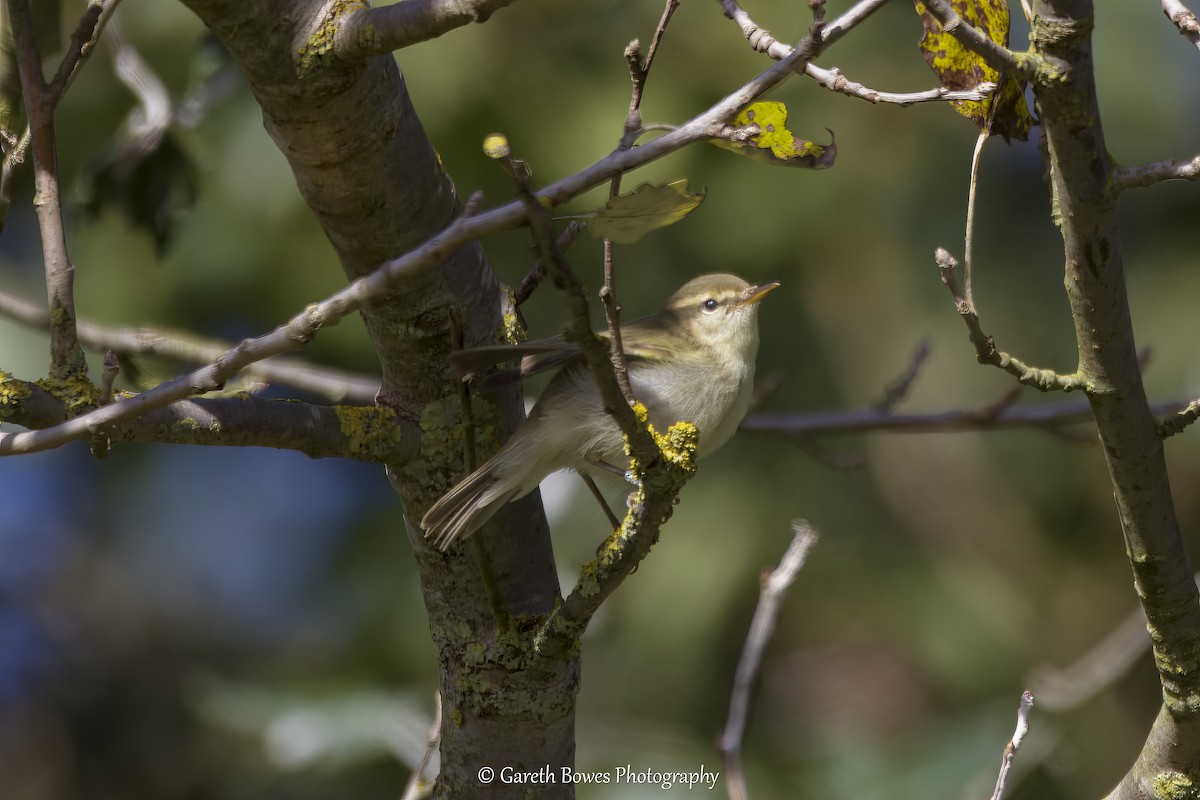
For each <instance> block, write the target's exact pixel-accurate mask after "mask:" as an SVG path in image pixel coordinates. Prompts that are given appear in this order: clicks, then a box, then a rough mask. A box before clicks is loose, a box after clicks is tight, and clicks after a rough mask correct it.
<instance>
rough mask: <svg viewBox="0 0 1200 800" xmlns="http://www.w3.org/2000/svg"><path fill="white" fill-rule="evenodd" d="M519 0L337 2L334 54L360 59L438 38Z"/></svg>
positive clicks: (326, 23)
mask: <svg viewBox="0 0 1200 800" xmlns="http://www.w3.org/2000/svg"><path fill="white" fill-rule="evenodd" d="M514 2H516V0H404V2H402V3H395V4H393V5H386V6H378V7H375V8H372V7H370V6H368V5H367V4H366V3H362V4H361V5H360V4H354V5H350V6H349V7H348V8H346V7H344V6H339V4H336V3H335V4H333V5H332V6H331V9H332V10H333V13H334V14H339V16H337V17H336V18H335V19H332V20H324V21H322V23H321V28H322V29H326V30H328V29H329V26H330V25H332V32H333V55H334V57H336V58H337V59H338V60H339V61H345V62H349V61H358V60H361V59H364V58H369V57H371V56H377V55H382V54H384V53H390V52H392V51H394V50H401V49H403V48H405V47H408V46H410V45H414V44H417V43H418V42H425V41H428V40H430V39H436V38H438V37H439V36H441V35H443V34H445V33H449V32H450V31H452V30H454V29H455V28H461V27H463V26H464V25H470V24H471V23H472V22H486V21H487V20H488V18H489V17H491V16H492V14H494V13H496V12H497V11H499V10H500V9H502V8H504V7H506V6H510V5H512V4H513V3H514Z"/></svg>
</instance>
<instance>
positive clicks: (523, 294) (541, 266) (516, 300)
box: [513, 220, 587, 306]
mask: <svg viewBox="0 0 1200 800" xmlns="http://www.w3.org/2000/svg"><path fill="white" fill-rule="evenodd" d="M586 224H587V223H584V222H580V221H579V220H571V221H570V222H568V223H567V227H565V228H563V231H562V233H560V234H559V235H558V239H557V241H555V243H554V247H555V249H556V250H558V252H560V253H562V252H565V251H566V249H567V248H568V247H570V246H571V245H572V244H574V242H575V239H576V238H578V236H579V233H580V231H582V230H583V228H584V226H585V225H586ZM545 277H546V263H545V262H544V261H542V259H540V258H539V259H538V260H537V261H536V262H535V263H534V265H533V267H532V268H530V270H529V273H528V274H527V275H526V276H525V277H524V279H522V280H521V283H520V285H519V286H517V289H516V291H515V292H513V304H514V305H518V306H520V305H523V304H524V303H525V301H526V300H528V299H529V298H530V296H531V295H532V294H533V292H534V290H535V289H537V287H538V286H540V285H541V283H542V280H543V279H545Z"/></svg>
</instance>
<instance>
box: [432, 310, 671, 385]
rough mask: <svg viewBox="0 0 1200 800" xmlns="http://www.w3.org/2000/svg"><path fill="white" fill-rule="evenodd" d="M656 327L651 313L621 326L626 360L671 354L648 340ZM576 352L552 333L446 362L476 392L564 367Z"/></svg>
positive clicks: (478, 349)
mask: <svg viewBox="0 0 1200 800" xmlns="http://www.w3.org/2000/svg"><path fill="white" fill-rule="evenodd" d="M658 327H660V322H659V320H657V319H656V318H655V317H653V316H652V317H643V318H641V319H636V320H633V321H632V322H630V323H628V324H625V325H622V326H621V331H622V334H623V335H622V337H621V339H622V345H623V349H624V352H625V358H626V361H628V362H636V361H643V360H644V361H661V360H663V359H665V358H668V357H670V356H671V351H670V349H669V348H666V347H662V346H661V345H655V344H650V343H649V341H651V340H653V339H654V338H656V337H653V336H651V335H650V334H652V333H653V332H654V330H655V329H657V328H658ZM596 335H597V336H599V337H600V338H601V339H602V340H604V341H605V342H606V343H607V341H608V332H607V331H603V332H600V331H598V332H597V333H596ZM580 352H581V351H580V349H579V346H578V345H576V344H572V343H571V342H568V341H566V340H565V339H563V338H562V337H561V336H554V337H551V338H549V339H535V340H531V341H528V342H521V343H520V344H497V345H487V346H484V347H472V348H469V349H466V350H459V351H457V352H454V353H451V354H450V362H451V363H452V364H454V366H455V367H456V368H457V369H458V371H459V374H461V375H463V376H464V377H468V376H469V377H472V378H473V379H474V385H475V388H477V389H478V390H479V391H481V392H491V391H495V390H497V389H501V388H503V387H504V386H507V385H508V384H510V383H513V382H515V381H517V380H520V379H522V378H527V377H529V376H530V375H537V374H538V373H541V372H546V371H549V370H553V369H558V368H560V367H563V366H566V365H567V364H568V363H570V362H571V361H574V360H575V359H577V358H578V357H579V356H580ZM513 362H519V363H517V365H516V366H513V367H509V368H506V369H502V370H499V371H497V372H493V373H491V374H489V375H481V374H480V373H482V372H483V371H484V370H486V369H487V368H488V367H491V366H494V365H496V364H511V363H513Z"/></svg>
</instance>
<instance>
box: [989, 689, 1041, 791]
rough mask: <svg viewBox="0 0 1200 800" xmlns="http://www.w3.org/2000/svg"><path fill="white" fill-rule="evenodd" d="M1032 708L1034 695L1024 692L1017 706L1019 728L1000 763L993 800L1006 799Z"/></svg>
mask: <svg viewBox="0 0 1200 800" xmlns="http://www.w3.org/2000/svg"><path fill="white" fill-rule="evenodd" d="M1032 708H1033V695H1032V694H1030V693H1029V692H1028V691H1025V692H1022V693H1021V703H1020V705H1018V706H1017V727H1016V730H1014V731H1013V735H1012V739H1010V740H1009V742H1008V744H1007V745H1005V746H1004V756H1003V758H1002V759H1001V762H1000V774H999V775H998V776H997V777H996V788H995V790H994V791H993V792H992V800H1001V798H1002V797H1004V784H1005V782H1006V781H1007V780H1008V771H1009V770H1010V769H1012V765H1013V760H1014V759H1015V758H1016V757H1017V750H1018V749H1019V748H1020V747H1021V740H1022V739H1024V738H1025V734H1027V733H1028V732H1029V711H1030V709H1032Z"/></svg>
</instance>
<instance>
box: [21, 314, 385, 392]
mask: <svg viewBox="0 0 1200 800" xmlns="http://www.w3.org/2000/svg"><path fill="white" fill-rule="evenodd" d="M0 316H2V317H7V318H8V319H12V320H15V321H17V322H20V323H22V324H24V325H29V326H31V327H34V328H38V329H41V330H45V331H48V330H50V317H49V315H48V314H47V313H46V311H45V309H42V308H40V307H38V306H37V305H35V304H34V303H30V302H29V301H27V300H22V299H21V298H19V297H16V296H15V295H11V294H8V293H7V292H0ZM76 330H77V331H78V334H79V341H80V342H82V343H83V346H84V347H86V348H88V349H89V350H93V351H98V352H103V351H105V350H112V351H114V352H116V353H118V354H119V355H123V356H131V355H147V356H155V357H157V358H166V359H171V360H174V361H182V362H184V363H189V364H207V363H210V362H213V361H216V360H217V359H219V358H220V357H221V356H222V355H223V354H224V353H225V352H227V351H228V350H229V349H230V348H231V347H233V345H231V344H230V343H228V342H224V341H221V340H219V339H206V338H203V337H199V336H191V335H185V334H179V333H172V332H170V331H163V330H158V329H156V328H110V327H106V326H104V325H95V324H93V323H91V322H88V321H86V320H78V321H77V322H76ZM245 374H246V377H248V378H250V379H252V380H255V381H259V382H262V383H268V384H274V385H283V386H290V387H292V388H294V389H299V390H301V391H304V392H310V393H312V394H314V395H317V396H319V397H324V398H327V399H329V400H332V401H334V402H335V403H341V402H346V401H350V402H355V403H370V402H373V401H374V399H375V395H376V393H378V391H379V379H378V378H374V377H371V376H369V375H362V374H358V373H354V372H347V371H344V370H339V369H335V368H333V367H322V366H317V365H315V364H308V363H306V362H303V361H300V360H298V359H292V358H287V357H286V356H285V357H274V358H267V359H264V360H263V361H259V362H257V363H253V364H250V365H248V366H247V367H246V369H245Z"/></svg>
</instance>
